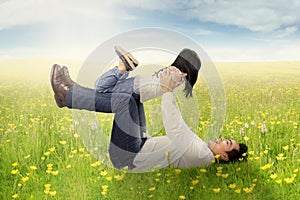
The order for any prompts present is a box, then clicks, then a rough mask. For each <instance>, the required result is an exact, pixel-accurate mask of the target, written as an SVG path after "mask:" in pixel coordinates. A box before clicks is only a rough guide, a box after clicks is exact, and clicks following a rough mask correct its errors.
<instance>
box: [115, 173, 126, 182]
mask: <svg viewBox="0 0 300 200" xmlns="http://www.w3.org/2000/svg"><path fill="white" fill-rule="evenodd" d="M124 177H125V174H122V175H115V176H114V178H115V179H116V180H117V181H121V180H123V179H124Z"/></svg>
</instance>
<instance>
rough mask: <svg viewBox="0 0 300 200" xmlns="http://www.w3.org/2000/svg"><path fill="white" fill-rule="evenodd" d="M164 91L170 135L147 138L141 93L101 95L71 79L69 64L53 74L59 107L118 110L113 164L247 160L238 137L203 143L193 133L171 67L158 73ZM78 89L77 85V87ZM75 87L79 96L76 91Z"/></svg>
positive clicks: (142, 166)
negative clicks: (176, 92) (179, 102)
mask: <svg viewBox="0 0 300 200" xmlns="http://www.w3.org/2000/svg"><path fill="white" fill-rule="evenodd" d="M159 79H160V87H161V91H162V117H163V124H164V127H165V130H166V134H167V135H166V136H158V137H148V138H146V137H144V135H143V131H145V129H142V128H141V126H145V124H141V119H144V112H143V110H142V112H141V109H140V108H141V106H142V105H141V103H140V101H139V95H138V94H135V95H128V94H126V93H99V92H96V93H95V91H94V90H92V89H89V88H83V87H81V86H79V85H78V84H76V83H75V82H74V81H72V80H71V78H70V77H69V74H68V70H67V68H65V67H63V68H60V66H58V65H54V66H53V69H52V73H51V83H52V88H53V91H54V93H55V99H56V102H57V104H58V105H59V107H64V106H67V107H69V108H73V109H86V110H94V111H97V112H108V113H115V117H114V122H113V128H112V136H111V143H110V147H109V155H110V159H111V161H112V163H113V165H114V167H116V168H118V169H122V168H123V167H128V168H129V169H131V170H136V171H145V170H151V169H153V168H164V167H167V166H168V165H170V164H171V165H173V166H174V167H182V168H187V167H198V166H204V165H208V164H210V163H211V161H212V160H214V159H215V156H216V155H219V158H218V159H219V160H220V161H221V162H230V161H236V160H239V159H243V156H242V155H244V153H246V152H247V146H246V145H244V144H238V143H237V142H236V141H234V140H226V139H224V138H220V139H218V140H214V141H209V142H208V144H206V143H205V142H203V141H202V140H201V139H200V138H199V137H198V136H197V135H196V134H195V133H193V132H192V131H191V130H190V129H189V128H188V126H187V125H186V123H185V122H184V120H183V119H182V116H181V113H180V110H179V108H178V106H177V104H176V101H175V98H174V94H173V90H174V89H175V88H176V87H177V86H178V85H179V84H178V82H177V81H174V80H173V79H172V75H171V70H170V69H169V68H167V69H165V70H164V71H163V72H162V73H161V75H160V78H159ZM76 88H77V89H76ZM75 89H76V90H75ZM74 91H76V94H77V95H74Z"/></svg>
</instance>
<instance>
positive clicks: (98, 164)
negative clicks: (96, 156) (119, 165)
mask: <svg viewBox="0 0 300 200" xmlns="http://www.w3.org/2000/svg"><path fill="white" fill-rule="evenodd" d="M101 164H102V163H101V162H100V161H97V162H94V163H92V164H91V166H92V167H97V166H100V165H101Z"/></svg>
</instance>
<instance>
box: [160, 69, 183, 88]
mask: <svg viewBox="0 0 300 200" xmlns="http://www.w3.org/2000/svg"><path fill="white" fill-rule="evenodd" d="M173 70H174V67H172V66H171V67H169V68H166V69H164V71H163V72H162V74H161V75H160V87H161V89H162V92H163V93H166V92H172V91H173V90H174V89H175V88H176V87H178V86H179V84H180V82H178V81H175V80H173V79H172V76H171V71H173ZM179 72H180V71H179ZM186 75H187V74H186V73H181V72H180V76H181V77H185V76H186Z"/></svg>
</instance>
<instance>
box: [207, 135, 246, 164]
mask: <svg viewBox="0 0 300 200" xmlns="http://www.w3.org/2000/svg"><path fill="white" fill-rule="evenodd" d="M208 147H209V148H210V150H211V151H212V152H213V154H214V155H220V158H219V159H220V160H223V161H228V160H229V158H228V155H227V153H226V152H228V151H232V150H233V149H235V150H238V151H239V150H240V145H239V144H238V143H237V142H236V141H234V140H227V139H224V138H219V139H217V140H210V141H209V142H208Z"/></svg>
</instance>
